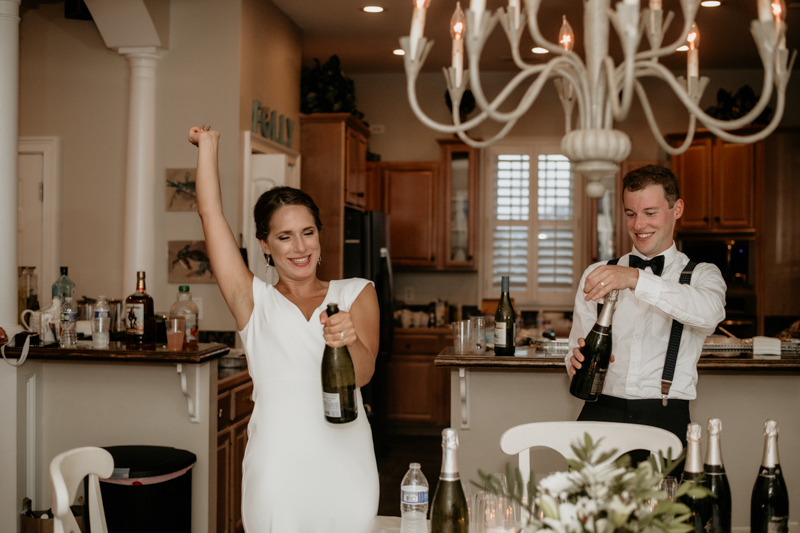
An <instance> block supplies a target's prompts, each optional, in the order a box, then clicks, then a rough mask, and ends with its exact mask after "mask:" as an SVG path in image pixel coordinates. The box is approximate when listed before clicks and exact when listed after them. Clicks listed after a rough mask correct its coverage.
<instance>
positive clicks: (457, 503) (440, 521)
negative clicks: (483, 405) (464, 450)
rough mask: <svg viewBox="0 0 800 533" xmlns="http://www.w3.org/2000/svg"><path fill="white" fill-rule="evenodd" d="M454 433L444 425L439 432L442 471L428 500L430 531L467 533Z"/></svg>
mask: <svg viewBox="0 0 800 533" xmlns="http://www.w3.org/2000/svg"><path fill="white" fill-rule="evenodd" d="M457 448H458V433H456V430H455V429H452V428H447V429H445V430H444V431H442V471H441V473H440V474H439V483H437V485H436V492H435V493H434V495H433V502H431V532H436V533H467V532H468V531H469V515H468V513H467V498H466V497H465V496H464V489H463V487H462V486H461V479H460V477H459V475H458V461H457V460H456V449H457Z"/></svg>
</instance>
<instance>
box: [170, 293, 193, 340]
mask: <svg viewBox="0 0 800 533" xmlns="http://www.w3.org/2000/svg"><path fill="white" fill-rule="evenodd" d="M199 313H200V309H199V308H198V307H197V304H196V303H194V302H193V301H192V293H191V292H190V291H189V286H188V285H181V286H180V287H178V296H177V300H176V301H175V303H174V304H172V307H170V309H169V316H170V317H180V316H182V317H184V318H185V319H186V340H185V341H184V348H189V349H191V348H197V343H198V332H197V331H198V328H197V323H198V319H197V317H198V315H199Z"/></svg>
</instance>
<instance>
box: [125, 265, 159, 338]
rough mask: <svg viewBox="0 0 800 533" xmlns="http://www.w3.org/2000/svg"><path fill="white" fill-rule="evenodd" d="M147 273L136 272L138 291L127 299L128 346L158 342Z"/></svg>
mask: <svg viewBox="0 0 800 533" xmlns="http://www.w3.org/2000/svg"><path fill="white" fill-rule="evenodd" d="M144 279H145V273H144V272H142V271H139V272H137V273H136V292H134V293H133V294H131V295H130V296H128V297H127V298H126V299H125V324H126V330H125V331H126V333H127V342H128V346H131V347H145V346H155V344H156V315H155V312H154V305H153V297H152V296H150V295H149V294H147V289H146V287H145V282H144Z"/></svg>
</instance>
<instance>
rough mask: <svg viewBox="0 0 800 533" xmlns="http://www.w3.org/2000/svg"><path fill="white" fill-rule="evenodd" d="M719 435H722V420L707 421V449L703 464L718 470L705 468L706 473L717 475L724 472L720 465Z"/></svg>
mask: <svg viewBox="0 0 800 533" xmlns="http://www.w3.org/2000/svg"><path fill="white" fill-rule="evenodd" d="M720 433H722V420H720V419H719V418H710V419H709V420H708V447H707V448H706V460H705V464H706V465H708V466H712V467H718V468H713V469H711V470H709V469H708V468H706V472H712V473H718V472H724V471H725V468H724V467H723V464H722V446H721V445H720Z"/></svg>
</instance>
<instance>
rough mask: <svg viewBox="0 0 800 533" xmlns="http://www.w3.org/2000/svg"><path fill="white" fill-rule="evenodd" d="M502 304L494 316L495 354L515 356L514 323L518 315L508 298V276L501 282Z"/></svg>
mask: <svg viewBox="0 0 800 533" xmlns="http://www.w3.org/2000/svg"><path fill="white" fill-rule="evenodd" d="M500 284H501V285H500V287H501V288H500V290H501V293H500V303H499V304H498V305H497V311H496V312H495V314H494V354H495V355H510V356H513V355H514V322H515V321H516V317H517V315H516V314H515V313H514V307H512V305H511V298H510V297H509V296H508V276H503V277H502V281H501V282H500Z"/></svg>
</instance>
